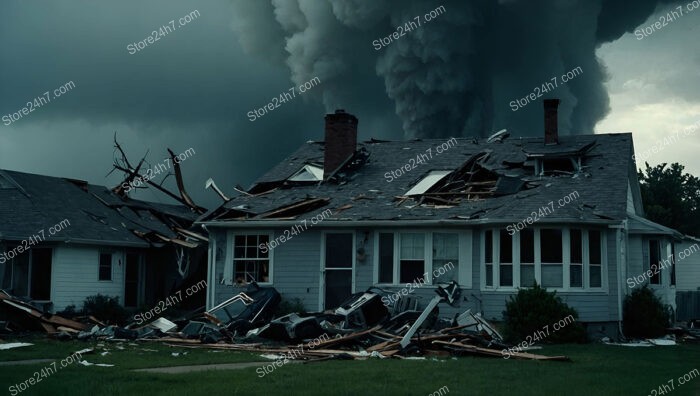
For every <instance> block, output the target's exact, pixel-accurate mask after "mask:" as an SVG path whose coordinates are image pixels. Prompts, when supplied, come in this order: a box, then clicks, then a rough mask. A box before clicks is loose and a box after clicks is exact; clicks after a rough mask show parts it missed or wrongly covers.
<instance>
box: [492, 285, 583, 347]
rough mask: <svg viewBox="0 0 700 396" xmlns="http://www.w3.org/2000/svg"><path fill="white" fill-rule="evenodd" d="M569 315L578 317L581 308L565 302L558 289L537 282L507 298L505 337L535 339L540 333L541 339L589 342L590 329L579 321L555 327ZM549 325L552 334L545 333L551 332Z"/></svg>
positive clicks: (512, 339)
mask: <svg viewBox="0 0 700 396" xmlns="http://www.w3.org/2000/svg"><path fill="white" fill-rule="evenodd" d="M569 315H571V316H572V317H573V318H574V319H575V320H576V319H578V312H576V310H575V309H573V308H571V307H569V306H568V305H566V304H565V303H564V302H562V301H561V298H559V297H558V296H557V295H556V292H551V293H550V292H547V290H546V289H543V288H541V287H540V286H539V285H537V284H535V285H534V286H533V287H532V288H527V289H520V290H518V294H517V295H516V296H515V297H513V296H511V297H510V298H509V301H507V302H506V310H505V311H503V317H504V337H505V338H506V341H509V342H512V343H520V342H523V341H530V340H533V339H534V338H535V334H538V335H539V336H538V337H537V338H539V341H544V342H551V343H564V342H585V341H586V330H585V329H584V328H583V326H582V325H581V324H580V323H578V322H577V321H574V322H572V323H567V324H566V325H565V326H562V328H560V329H559V330H555V329H554V324H555V323H558V322H559V321H560V320H562V319H565V318H567V317H568V316H569ZM547 326H549V327H548V329H549V335H546V336H544V337H543V336H542V334H543V333H542V332H544V333H547ZM534 341H538V340H534Z"/></svg>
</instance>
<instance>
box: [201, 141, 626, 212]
mask: <svg viewBox="0 0 700 396" xmlns="http://www.w3.org/2000/svg"><path fill="white" fill-rule="evenodd" d="M444 141H445V140H444V139H429V140H412V141H405V142H380V141H370V142H363V143H360V144H358V150H360V149H364V150H366V152H367V154H369V157H368V159H367V160H366V163H364V164H362V165H361V166H359V167H357V168H356V169H354V170H352V171H349V172H344V171H343V170H341V171H340V172H339V177H338V178H337V180H331V181H328V182H323V183H319V182H315V183H313V182H309V183H289V182H287V181H286V179H287V178H289V177H290V176H292V175H294V174H295V173H296V172H298V171H299V170H300V169H302V168H303V167H304V165H305V164H307V163H318V162H319V161H321V160H322V159H323V147H324V146H323V143H322V142H321V143H319V142H308V143H306V144H304V145H302V147H301V148H299V149H298V150H297V151H296V152H295V153H293V154H292V155H291V156H289V157H288V158H287V159H285V160H284V161H282V162H281V163H280V164H278V165H277V166H275V167H274V168H273V169H272V170H270V171H269V172H268V173H266V174H265V175H263V176H262V177H261V178H260V179H258V181H257V182H256V183H255V184H254V185H253V187H252V188H251V189H250V190H249V191H251V192H261V191H265V190H269V191H266V192H264V193H260V194H259V195H253V196H251V195H243V194H241V195H239V196H236V197H233V198H232V199H231V200H230V201H229V202H227V203H225V204H224V205H222V206H221V207H220V208H218V209H216V210H214V211H211V212H210V213H208V214H206V215H204V216H202V218H201V219H200V221H203V222H206V223H209V222H211V223H214V222H215V221H216V219H217V218H218V219H219V220H222V221H224V220H261V221H263V220H268V219H269V220H274V219H275V218H274V217H270V216H268V217H266V218H262V217H261V216H260V215H261V214H264V213H269V212H270V211H273V210H275V209H278V208H283V207H286V206H290V205H294V204H296V203H300V202H303V201H306V200H311V199H315V198H328V203H327V205H324V206H322V207H319V208H314V209H313V210H309V211H308V212H305V213H299V214H296V215H295V216H294V217H295V218H297V219H303V218H308V217H311V216H313V215H316V214H318V213H320V212H322V211H323V210H325V209H331V210H332V211H333V214H332V215H331V216H330V217H327V218H326V220H325V221H333V220H339V221H360V220H377V221H381V220H450V219H454V220H457V219H480V220H482V221H492V222H501V221H502V222H514V221H520V220H522V219H525V218H527V217H528V216H530V215H531V213H532V212H533V211H538V210H539V209H540V208H543V207H546V206H549V203H550V202H552V201H553V202H554V213H552V214H549V215H547V216H546V217H545V218H543V219H542V221H543V222H556V221H579V222H597V221H600V222H605V221H608V222H615V221H621V220H623V219H625V218H626V205H627V187H628V181H629V180H630V174H629V172H630V169H634V167H633V166H630V163H631V161H632V153H633V149H632V144H633V143H632V135H631V134H630V133H622V134H600V135H576V136H562V137H560V144H558V145H549V146H545V145H544V143H543V138H509V139H505V140H504V141H503V142H494V143H486V140H483V141H478V142H476V141H475V140H474V139H473V138H461V139H457V144H456V145H455V146H452V147H450V148H449V149H447V150H446V151H444V152H442V153H440V154H437V152H436V147H437V146H439V145H441V144H442V143H444ZM429 149H432V158H428V159H425V157H424V163H423V164H416V167H415V168H413V167H412V165H409V166H411V169H410V170H409V171H407V172H406V171H402V172H400V174H397V173H396V170H397V169H399V168H403V167H405V166H406V164H412V163H414V162H415V160H416V158H417V157H418V156H419V155H421V154H427V153H429V151H428V150H429ZM483 154H487V155H485V156H484V155H483ZM582 154H583V169H582V171H581V172H579V173H577V174H575V175H574V176H573V177H572V176H566V175H561V176H542V177H540V176H536V175H535V174H534V161H536V158H538V157H539V158H543V157H546V158H561V157H567V156H571V157H576V156H580V155H582ZM411 160H413V161H411ZM469 162H473V163H476V164H477V167H476V168H473V169H470V170H471V171H473V170H474V169H476V170H477V171H478V172H481V175H482V176H481V178H480V179H477V180H474V181H472V184H471V185H469V186H467V185H465V186H462V187H470V189H469V190H467V191H476V192H478V193H474V194H472V195H473V196H469V199H465V198H458V199H455V197H464V196H466V195H468V194H466V193H464V192H460V193H459V194H449V191H450V190H448V191H447V193H444V194H443V192H441V193H439V194H438V193H434V194H432V196H434V197H436V198H437V199H428V200H425V199H421V198H425V197H428V196H431V194H430V192H431V191H432V189H431V190H429V191H428V193H427V194H423V195H419V196H416V197H412V198H413V199H411V198H405V194H406V192H408V191H409V190H410V189H411V187H413V186H414V185H416V184H417V183H418V182H420V180H422V179H423V178H424V177H425V176H426V175H428V174H429V173H430V172H431V171H439V170H450V171H453V170H456V169H460V171H462V170H464V169H462V168H465V167H466V166H467V165H468V166H469V167H470V168H471V166H472V165H473V164H470V163H469ZM392 171H394V172H395V175H396V176H398V177H394V178H393V180H392V181H391V182H388V181H387V180H388V176H391V172H392ZM489 172H491V173H492V174H491V176H489ZM632 176H635V177H636V174H635V175H632ZM448 177H449V176H448ZM489 177H491V179H489ZM479 184H481V187H479V188H476V187H475V186H478V185H479ZM460 188H461V187H460ZM518 190H519V191H518ZM514 191H518V192H517V193H513V192H514ZM574 191H576V192H577V193H578V194H579V197H578V198H576V199H573V200H572V202H571V203H569V204H567V205H565V206H564V207H561V208H559V207H558V204H557V201H558V200H559V199H561V198H563V197H565V196H568V195H569V194H571V193H572V192H574ZM480 195H481V197H480ZM358 197H360V198H361V199H357V198H358ZM353 198H355V199H353ZM443 201H446V202H443ZM456 201H458V202H456ZM419 203H420V204H419ZM338 208H344V209H343V210H341V211H338V210H337V209H338ZM229 210H230V211H232V212H231V213H233V215H231V214H230V213H229V214H227V213H226V212H227V211H229Z"/></svg>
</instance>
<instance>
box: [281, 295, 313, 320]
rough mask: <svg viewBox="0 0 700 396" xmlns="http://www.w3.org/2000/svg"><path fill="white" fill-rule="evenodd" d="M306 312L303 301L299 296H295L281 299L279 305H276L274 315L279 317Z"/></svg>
mask: <svg viewBox="0 0 700 396" xmlns="http://www.w3.org/2000/svg"><path fill="white" fill-rule="evenodd" d="M299 312H306V308H305V307H304V303H303V302H302V301H301V299H300V298H299V297H295V298H293V299H291V300H282V301H281V302H280V305H279V306H278V307H277V310H276V312H275V317H277V318H279V317H280V316H284V315H287V314H290V313H299Z"/></svg>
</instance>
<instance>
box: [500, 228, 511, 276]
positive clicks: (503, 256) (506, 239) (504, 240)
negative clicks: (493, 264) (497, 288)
mask: <svg viewBox="0 0 700 396" xmlns="http://www.w3.org/2000/svg"><path fill="white" fill-rule="evenodd" d="M499 239H500V244H499V246H500V249H499V253H500V260H499V261H498V276H499V282H498V284H499V285H501V286H510V287H512V286H513V236H512V235H510V233H509V232H507V231H506V230H501V232H500V236H499Z"/></svg>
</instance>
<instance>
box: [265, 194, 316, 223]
mask: <svg viewBox="0 0 700 396" xmlns="http://www.w3.org/2000/svg"><path fill="white" fill-rule="evenodd" d="M328 201H329V199H328V198H311V199H307V200H304V201H301V202H297V203H295V204H292V205H288V206H283V207H281V208H277V209H273V210H271V211H269V212H266V213H263V214H261V215H260V216H259V217H260V218H261V219H265V218H270V217H282V216H283V215H292V216H293V214H292V213H289V212H293V213H297V214H302V213H305V212H306V211H309V210H312V209H315V208H316V205H318V204H327V203H328ZM305 209H306V210H305Z"/></svg>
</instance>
